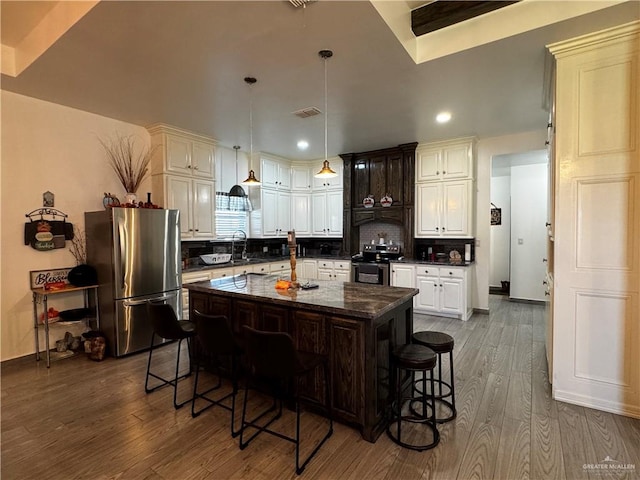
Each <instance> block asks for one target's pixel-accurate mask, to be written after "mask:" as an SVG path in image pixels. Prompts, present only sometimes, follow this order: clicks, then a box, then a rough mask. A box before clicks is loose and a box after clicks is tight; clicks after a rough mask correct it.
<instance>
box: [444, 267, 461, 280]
mask: <svg viewBox="0 0 640 480" xmlns="http://www.w3.org/2000/svg"><path fill="white" fill-rule="evenodd" d="M446 277H449V278H464V269H462V268H447V267H440V278H446Z"/></svg>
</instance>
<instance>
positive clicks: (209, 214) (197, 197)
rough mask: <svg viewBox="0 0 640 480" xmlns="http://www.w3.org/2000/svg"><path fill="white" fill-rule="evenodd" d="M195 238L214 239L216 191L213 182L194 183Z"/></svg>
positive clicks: (197, 181)
mask: <svg viewBox="0 0 640 480" xmlns="http://www.w3.org/2000/svg"><path fill="white" fill-rule="evenodd" d="M193 190H194V196H193V236H194V237H202V238H213V237H214V233H215V232H214V230H215V224H214V215H215V212H214V211H215V203H216V202H215V191H214V187H213V182H209V181H206V180H194V181H193Z"/></svg>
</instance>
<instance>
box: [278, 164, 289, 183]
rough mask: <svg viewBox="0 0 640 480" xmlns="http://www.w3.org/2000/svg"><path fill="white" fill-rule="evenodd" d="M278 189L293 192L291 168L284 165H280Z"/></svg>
mask: <svg viewBox="0 0 640 480" xmlns="http://www.w3.org/2000/svg"><path fill="white" fill-rule="evenodd" d="M278 188H282V189H283V190H291V167H290V166H289V165H285V164H284V163H279V164H278Z"/></svg>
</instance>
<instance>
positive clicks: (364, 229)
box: [359, 222, 404, 247]
mask: <svg viewBox="0 0 640 480" xmlns="http://www.w3.org/2000/svg"><path fill="white" fill-rule="evenodd" d="M402 230H403V229H402V227H401V226H400V225H396V224H395V223H384V222H371V223H365V224H364V225H361V226H360V242H359V245H363V244H365V243H371V240H373V241H374V242H375V243H378V241H379V240H378V239H379V238H380V234H382V233H384V234H385V235H384V237H385V238H386V240H385V242H386V243H389V241H392V242H393V243H394V244H396V245H401V246H403V247H404V245H402V233H403V232H402Z"/></svg>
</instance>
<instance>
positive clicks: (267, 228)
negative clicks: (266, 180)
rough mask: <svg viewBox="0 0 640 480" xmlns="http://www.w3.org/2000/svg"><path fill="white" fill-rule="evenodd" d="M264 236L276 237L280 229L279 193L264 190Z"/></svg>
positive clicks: (262, 192)
mask: <svg viewBox="0 0 640 480" xmlns="http://www.w3.org/2000/svg"><path fill="white" fill-rule="evenodd" d="M261 194H262V235H264V236H265V237H275V236H276V233H277V229H278V215H277V214H278V206H277V205H278V203H277V199H278V192H276V191H275V190H268V189H265V188H262V191H261Z"/></svg>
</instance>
